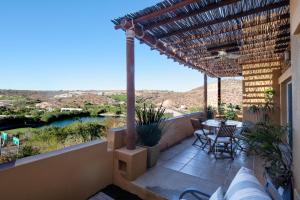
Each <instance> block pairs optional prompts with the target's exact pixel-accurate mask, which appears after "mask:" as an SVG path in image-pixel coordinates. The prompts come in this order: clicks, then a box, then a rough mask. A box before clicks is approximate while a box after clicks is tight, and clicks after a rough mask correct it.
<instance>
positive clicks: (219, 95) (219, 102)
mask: <svg viewBox="0 0 300 200" xmlns="http://www.w3.org/2000/svg"><path fill="white" fill-rule="evenodd" d="M221 101H222V99H221V78H220V77H218V111H219V109H220V106H221Z"/></svg>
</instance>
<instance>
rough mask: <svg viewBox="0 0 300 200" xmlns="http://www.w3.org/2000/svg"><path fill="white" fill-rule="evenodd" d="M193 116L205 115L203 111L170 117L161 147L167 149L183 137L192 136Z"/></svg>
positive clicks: (160, 143)
mask: <svg viewBox="0 0 300 200" xmlns="http://www.w3.org/2000/svg"><path fill="white" fill-rule="evenodd" d="M193 117H195V118H200V117H203V113H193V114H188V115H183V116H180V117H176V118H172V119H169V120H168V121H167V125H166V132H165V133H164V135H163V136H162V138H161V140H160V142H159V146H160V149H161V150H165V149H167V148H169V147H171V146H173V145H175V144H177V143H179V142H180V141H182V140H183V139H185V138H187V137H190V136H192V135H193V133H194V129H193V127H192V124H191V121H190V119H191V118H193Z"/></svg>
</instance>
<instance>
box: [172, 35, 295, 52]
mask: <svg viewBox="0 0 300 200" xmlns="http://www.w3.org/2000/svg"><path fill="white" fill-rule="evenodd" d="M289 36H290V34H289V33H284V34H280V35H278V36H276V35H274V36H272V37H270V38H262V39H260V40H257V39H253V40H247V41H244V42H246V43H244V45H243V46H244V47H246V46H248V45H250V44H253V42H255V43H256V44H258V43H262V42H266V41H270V42H271V41H278V44H282V43H286V42H288V41H289V39H287V38H289ZM233 41H236V40H233ZM241 41H243V40H240V41H239V42H240V43H241ZM228 43H231V41H228ZM218 44H219V43H215V44H214V45H218ZM206 45H212V44H201V43H200V44H199V45H198V44H195V45H191V46H186V47H183V48H180V49H177V50H178V51H181V52H183V53H185V52H190V51H191V49H193V50H196V51H197V50H198V49H202V48H203V47H204V46H206ZM224 49H226V48H224Z"/></svg>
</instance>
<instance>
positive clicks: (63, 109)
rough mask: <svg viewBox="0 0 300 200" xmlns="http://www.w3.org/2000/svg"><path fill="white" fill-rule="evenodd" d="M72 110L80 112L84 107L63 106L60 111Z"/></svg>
mask: <svg viewBox="0 0 300 200" xmlns="http://www.w3.org/2000/svg"><path fill="white" fill-rule="evenodd" d="M72 111H78V112H80V111H82V109H81V108H61V109H60V112H72Z"/></svg>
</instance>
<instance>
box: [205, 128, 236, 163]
mask: <svg viewBox="0 0 300 200" xmlns="http://www.w3.org/2000/svg"><path fill="white" fill-rule="evenodd" d="M235 130H236V126H235V125H225V124H222V125H221V127H220V129H219V131H218V132H217V134H214V135H208V136H207V137H208V138H209V140H210V141H209V143H210V151H211V152H213V153H214V156H215V158H216V159H218V158H220V157H217V153H222V154H223V153H229V154H230V156H229V157H224V156H222V158H232V159H234V149H233V145H234V132H235Z"/></svg>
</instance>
